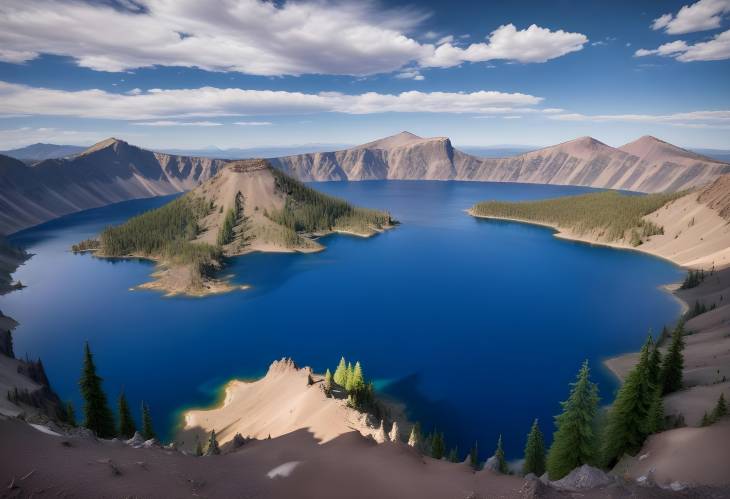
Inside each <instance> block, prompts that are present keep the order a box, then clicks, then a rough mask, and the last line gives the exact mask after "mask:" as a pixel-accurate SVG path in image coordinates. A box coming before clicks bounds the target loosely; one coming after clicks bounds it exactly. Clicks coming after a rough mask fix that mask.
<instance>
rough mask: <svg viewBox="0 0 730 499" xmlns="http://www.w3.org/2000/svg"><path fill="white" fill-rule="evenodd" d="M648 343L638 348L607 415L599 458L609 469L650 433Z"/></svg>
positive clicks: (652, 389)
mask: <svg viewBox="0 0 730 499" xmlns="http://www.w3.org/2000/svg"><path fill="white" fill-rule="evenodd" d="M650 348H651V342H650V340H647V341H646V343H644V346H643V347H642V348H641V353H640V354H639V362H638V363H637V364H636V366H634V368H633V369H632V370H631V372H629V374H628V375H627V376H626V380H625V381H624V384H623V385H622V386H621V388H620V389H619V391H618V394H617V395H616V400H614V402H613V405H612V406H611V410H610V411H609V413H608V421H607V424H606V433H605V436H604V442H603V459H604V462H605V464H606V465H608V466H612V465H613V464H614V463H615V462H616V461H617V460H618V459H620V458H621V456H623V455H624V453H629V454H633V453H635V452H636V451H638V450H639V449H640V448H641V445H642V444H643V443H644V440H646V437H647V436H648V435H649V434H650V433H651V429H652V428H650V426H652V425H651V424H650V409H651V405H652V403H653V402H654V400H655V386H654V385H652V384H651V382H650V380H649V375H650V374H649V359H650V356H651V352H650V350H649V349H650Z"/></svg>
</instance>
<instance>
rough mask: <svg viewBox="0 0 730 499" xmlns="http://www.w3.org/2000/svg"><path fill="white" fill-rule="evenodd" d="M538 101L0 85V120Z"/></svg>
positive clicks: (167, 121) (524, 106) (449, 109)
mask: <svg viewBox="0 0 730 499" xmlns="http://www.w3.org/2000/svg"><path fill="white" fill-rule="evenodd" d="M542 100H543V98H542V97H536V96H533V95H529V94H522V93H505V92H496V91H485V90H483V91H478V92H471V93H461V92H418V91H409V92H402V93H399V94H381V93H376V92H367V93H363V94H355V95H350V94H343V93H339V92H321V93H316V94H307V93H301V92H287V91H272V90H244V89H239V88H215V87H201V88H194V89H174V90H161V89H152V90H149V91H147V92H134V93H111V92H107V91H104V90H98V89H92V90H78V91H67V90H57V89H49V88H40V87H30V86H27V85H18V84H15V83H7V82H1V81H0V117H3V116H4V117H10V116H18V115H28V116H38V115H43V116H69V117H77V118H100V119H118V120H135V121H137V120H159V121H157V122H156V123H155V122H149V123H147V125H148V126H175V124H178V125H180V124H182V125H183V126H215V125H216V123H214V122H201V121H197V120H184V121H180V122H175V123H174V124H173V122H172V121H171V120H173V119H181V118H210V117H224V116H252V115H276V114H287V115H291V114H307V113H320V112H336V113H345V114H374V113H384V112H400V113H416V112H422V113H473V114H513V113H515V112H523V111H524V112H530V111H532V112H536V111H539V110H538V109H536V108H534V106H537V105H538V104H540V102H541V101H542ZM240 123H244V122H240ZM249 123H250V122H249Z"/></svg>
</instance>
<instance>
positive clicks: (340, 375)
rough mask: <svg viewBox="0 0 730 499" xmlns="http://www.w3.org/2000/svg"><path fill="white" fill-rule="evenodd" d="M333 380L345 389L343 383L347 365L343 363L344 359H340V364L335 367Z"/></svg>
mask: <svg viewBox="0 0 730 499" xmlns="http://www.w3.org/2000/svg"><path fill="white" fill-rule="evenodd" d="M333 380H334V382H335V383H337V384H338V385H340V386H341V387H343V388H344V387H345V383H347V364H346V363H345V358H344V357H340V363H339V364H338V365H337V369H335V375H334V377H333Z"/></svg>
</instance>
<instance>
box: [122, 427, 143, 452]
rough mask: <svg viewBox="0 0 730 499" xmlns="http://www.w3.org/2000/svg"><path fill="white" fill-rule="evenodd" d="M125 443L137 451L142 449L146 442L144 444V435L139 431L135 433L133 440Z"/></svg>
mask: <svg viewBox="0 0 730 499" xmlns="http://www.w3.org/2000/svg"><path fill="white" fill-rule="evenodd" d="M125 443H126V444H127V445H131V446H132V447H134V448H135V449H139V448H140V447H142V446H143V445H144V443H145V442H144V437H143V436H142V434H141V433H140V432H138V431H135V432H134V435H133V436H132V438H130V439H129V440H127V441H126V442H125Z"/></svg>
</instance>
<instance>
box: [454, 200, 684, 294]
mask: <svg viewBox="0 0 730 499" xmlns="http://www.w3.org/2000/svg"><path fill="white" fill-rule="evenodd" d="M464 211H465V212H466V213H468V214H469V215H470V216H472V217H474V218H481V219H485V220H499V221H503V222H515V223H520V224H527V225H535V226H537V227H544V228H546V229H552V230H553V236H554V237H556V238H557V239H563V240H565V241H571V242H575V243H582V244H587V245H589V246H604V247H606V248H612V249H618V250H629V251H636V252H638V253H643V254H645V255H650V256H653V257H655V258H659V259H661V260H666V261H667V262H670V263H672V264H673V265H676V266H677V267H679V268H681V269H684V270H689V269H690V268H692V267H689V266H687V265H684V264H682V263H679V262H677V261H675V260H673V259H672V258H670V257H668V256H664V255H660V254H659V253H656V252H654V251H650V250H647V249H646V248H641V246H643V245H639V246H631V245H629V244H621V243H612V242H608V241H596V240H595V239H591V238H589V237H585V236H579V235H577V234H572V233H570V232H568V231H567V230H565V229H563V228H561V227H559V226H557V225H555V224H550V223H547V222H535V221H533V220H524V219H520V218H507V217H495V216H488V215H477V214H475V213H474V212H473V210H472V209H471V208H468V209H466V210H464ZM675 284H676V283H669V284H665V285H664V286H673V285H675Z"/></svg>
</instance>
